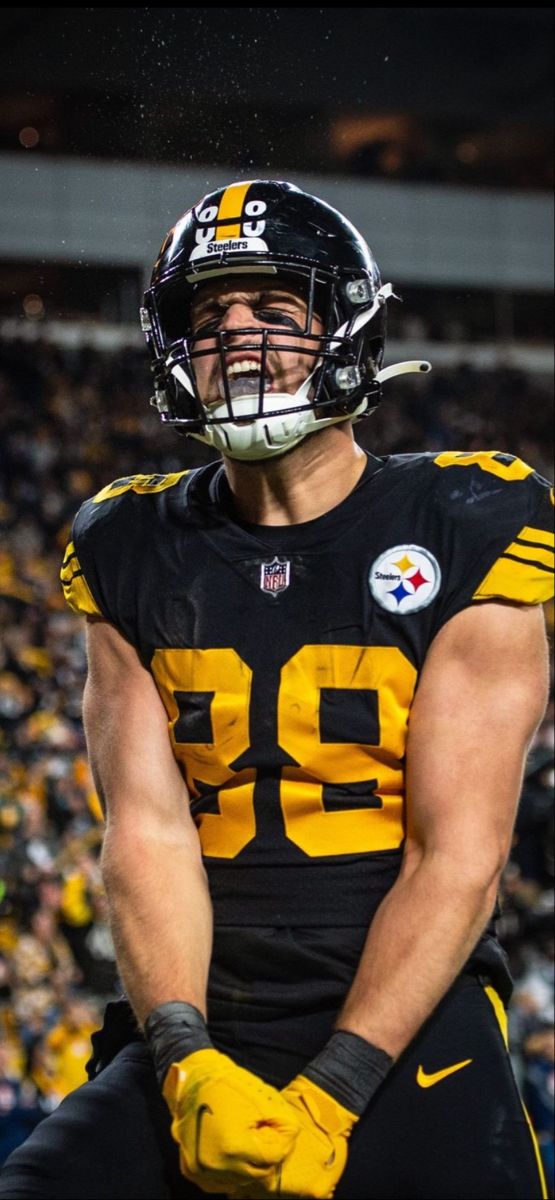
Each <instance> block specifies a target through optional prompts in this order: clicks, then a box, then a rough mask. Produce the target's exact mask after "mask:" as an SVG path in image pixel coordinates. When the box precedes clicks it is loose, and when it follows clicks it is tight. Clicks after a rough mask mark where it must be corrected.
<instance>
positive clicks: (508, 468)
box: [433, 450, 554, 604]
mask: <svg viewBox="0 0 555 1200" xmlns="http://www.w3.org/2000/svg"><path fill="white" fill-rule="evenodd" d="M433 464H434V466H436V467H440V468H444V469H446V476H448V478H449V483H448V484H447V486H446V488H445V489H442V501H443V503H444V504H445V505H446V506H447V507H449V508H450V509H451V515H452V516H453V517H454V519H456V520H457V523H459V524H462V523H463V522H464V525H465V526H467V527H470V526H474V537H475V538H476V540H478V537H477V535H478V534H479V540H480V542H481V544H482V547H483V553H482V554H481V555H480V562H481V565H482V568H483V574H482V576H481V579H480V580H479V581H477V586H476V587H475V590H474V592H473V595H472V599H473V600H491V599H495V598H498V599H505V600H512V601H515V602H518V603H522V604H541V603H544V602H545V601H546V600H549V599H550V598H551V597H552V595H553V578H554V576H553V566H554V556H553V549H554V536H553V488H551V489H550V485H549V483H548V481H547V480H545V479H543V478H542V476H541V475H538V474H537V472H536V471H535V470H534V468H533V467H531V466H529V465H528V463H525V462H523V461H522V459H520V458H514V457H513V456H512V455H510V454H504V453H502V452H500V451H495V450H480V451H475V452H471V453H465V452H460V451H451V450H449V451H445V452H444V453H442V454H438V455H437V456H436V457H435V458H434V459H433ZM488 559H489V561H488Z"/></svg>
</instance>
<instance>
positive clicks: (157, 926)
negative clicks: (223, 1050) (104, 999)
mask: <svg viewBox="0 0 555 1200" xmlns="http://www.w3.org/2000/svg"><path fill="white" fill-rule="evenodd" d="M102 867H103V878H104V884H105V888H106V892H107V895H108V901H109V905H110V916H111V925H112V933H113V937H114V943H115V947H116V954H117V960H118V967H119V971H120V975H121V979H122V982H123V984H124V986H125V988H126V991H127V994H128V996H129V999H130V1001H131V1004H132V1007H133V1009H134V1011H135V1014H136V1016H137V1018H138V1020H139V1021H140V1022H141V1024H142V1023H143V1022H144V1020H145V1019H146V1017H147V1016H148V1014H149V1013H150V1012H151V1011H152V1010H153V1009H154V1008H155V1007H156V1006H157V1005H159V1004H164V1003H166V1002H167V1001H170V1000H185V1001H187V1002H188V1003H190V1004H193V1005H195V1007H196V1008H198V1009H199V1010H200V1011H201V1012H202V1013H203V1014H204V1015H206V984H207V978H208V969H209V965H210V956H211V950H212V905H211V901H210V896H209V892H208V886H207V882H206V875H205V872H204V868H203V866H202V860H201V856H200V849H199V847H198V840H197V838H196V832H195V831H193V833H192V834H189V833H188V832H187V831H185V832H183V830H182V829H181V827H179V826H178V827H177V828H175V829H174V830H172V828H171V827H167V826H166V827H165V828H164V830H156V831H155V830H152V829H150V830H143V831H142V832H141V833H136V832H134V831H133V832H132V831H130V830H129V829H128V828H127V829H123V828H119V829H118V828H117V827H116V828H112V829H111V828H110V826H109V827H108V831H107V834H106V838H105V842H104V848H103V855H102Z"/></svg>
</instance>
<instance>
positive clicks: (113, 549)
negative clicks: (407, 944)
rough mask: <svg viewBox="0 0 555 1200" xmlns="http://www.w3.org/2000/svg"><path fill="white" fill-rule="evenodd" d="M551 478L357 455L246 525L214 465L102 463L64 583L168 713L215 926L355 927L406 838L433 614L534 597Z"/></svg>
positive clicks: (390, 874)
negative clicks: (348, 482)
mask: <svg viewBox="0 0 555 1200" xmlns="http://www.w3.org/2000/svg"><path fill="white" fill-rule="evenodd" d="M551 515H552V506H551V504H550V493H549V485H548V484H546V482H545V480H543V479H542V478H541V477H539V476H538V475H537V474H536V473H535V472H534V471H533V470H532V468H530V467H528V466H526V464H524V463H523V462H521V461H520V460H519V459H513V458H511V457H509V456H507V455H505V454H499V453H495V452H485V453H473V454H466V453H454V452H449V453H443V454H440V455H433V454H417V455H396V456H392V457H389V458H383V459H379V458H373V457H369V459H368V463H367V466H366V469H365V471H364V474H363V475H362V477H361V480H360V482H359V484H358V486H357V487H356V488H355V490H354V491H353V492H352V493H351V494H350V495H348V496H347V498H346V499H345V500H343V502H342V503H341V504H339V505H338V506H337V507H336V508H334V509H333V510H332V511H330V512H328V513H326V514H324V515H323V516H321V517H318V518H317V519H315V520H312V521H308V522H306V523H304V524H299V525H293V526H271V527H270V526H254V525H249V524H246V523H245V522H244V521H242V520H241V519H240V517H239V516H238V515H237V514H236V512H235V511H234V508H233V502H232V497H231V493H230V490H229V487H228V484H227V480H226V476H225V471H224V469H223V467H222V465H220V464H218V463H215V464H211V465H209V466H207V467H204V468H201V469H200V470H196V471H190V472H187V471H185V472H182V473H178V474H175V475H167V476H141V475H138V476H133V477H130V478H126V479H118V480H116V481H115V482H114V483H112V484H110V485H109V486H108V487H106V488H104V490H103V491H101V492H100V493H99V494H98V495H97V496H95V497H94V498H93V499H92V500H88V501H87V502H86V503H85V504H84V505H83V506H82V508H81V509H80V511H79V513H78V515H77V517H76V520H75V523H74V528H73V533H72V542H71V543H70V546H69V548H68V551H67V555H66V559H65V563H64V567H63V571H62V579H63V584H64V589H65V594H66V598H67V600H68V603H69V604H70V606H71V607H72V608H74V609H75V610H77V611H80V612H85V613H98V614H101V615H102V616H104V617H105V618H107V619H108V620H109V621H110V622H112V623H113V624H114V625H115V626H116V627H117V628H118V629H119V630H120V631H121V632H122V633H123V634H124V636H125V637H126V638H127V639H128V640H129V641H130V642H131V643H132V644H133V645H134V646H135V647H136V648H137V651H138V653H139V654H140V657H141V659H142V661H143V663H144V664H145V666H147V667H148V669H149V670H150V671H151V672H152V674H153V676H154V679H155V681H156V684H157V687H158V690H159V692H160V695H161V697H162V700H163V703H164V705H165V708H166V711H167V714H168V723H169V732H170V737H171V742H172V746H173V749H174V753H175V757H176V759H177V761H178V763H179V765H180V768H181V770H182V772H183V775H184V778H185V781H186V783H187V787H188V789H189V793H190V797H191V801H190V802H191V809H192V813H193V816H194V819H195V821H196V823H197V826H198V830H199V836H200V841H201V845H202V850H203V855H204V861H205V866H206V870H207V874H208V879H209V885H210V890H211V895H212V900H213V904H214V916H215V921H216V923H219V924H221V925H234V924H240V925H241V924H242V925H252V924H256V925H264V924H268V925H279V924H297V925H331V926H342V925H343V926H348V925H363V924H366V923H368V921H369V920H371V918H372V915H373V912H374V911H375V908H376V906H377V904H378V903H379V902H380V900H381V899H382V897H383V895H384V894H385V892H386V891H387V890H388V889H389V887H391V885H392V883H393V882H394V880H395V878H396V876H397V873H398V870H399V865H400V858H401V853H402V845H403V838H404V829H405V819H404V807H405V793H404V757H405V742H406V733H407V723H408V717H409V712H410V708H411V703H412V698H413V696H414V692H415V689H416V686H417V682H418V675H419V671H420V670H421V667H422V664H423V662H424V659H425V657H426V653H427V650H428V647H429V646H430V643H431V641H432V640H433V638H434V637H435V635H436V634H437V632H438V630H439V629H440V628H441V626H442V625H443V624H444V623H445V622H446V621H447V620H448V619H449V618H450V617H452V616H453V615H454V614H455V613H457V612H459V611H460V610H461V609H463V608H465V607H466V606H468V605H470V604H472V603H479V602H480V601H483V600H488V599H492V598H496V597H498V598H505V599H509V600H514V601H518V602H522V603H528V604H537V603H540V602H542V601H544V600H547V599H548V598H549V596H550V595H552V593H553V534H552V532H550V519H551Z"/></svg>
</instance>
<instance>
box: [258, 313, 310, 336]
mask: <svg viewBox="0 0 555 1200" xmlns="http://www.w3.org/2000/svg"><path fill="white" fill-rule="evenodd" d="M256 316H257V317H258V320H259V321H267V322H268V324H269V325H284V326H285V327H286V328H288V329H294V330H295V332H296V333H303V332H304V331H303V327H302V325H300V324H299V322H298V321H297V320H296V319H295V317H294V316H293V315H292V314H291V313H288V312H283V310H282V309H280V308H257V309H256Z"/></svg>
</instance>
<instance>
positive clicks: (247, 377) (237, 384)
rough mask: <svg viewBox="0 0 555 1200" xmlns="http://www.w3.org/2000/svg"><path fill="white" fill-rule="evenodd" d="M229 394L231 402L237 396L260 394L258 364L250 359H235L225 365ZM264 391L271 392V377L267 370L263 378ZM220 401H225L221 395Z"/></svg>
mask: <svg viewBox="0 0 555 1200" xmlns="http://www.w3.org/2000/svg"><path fill="white" fill-rule="evenodd" d="M226 369H227V378H228V384H229V394H230V396H231V399H232V400H235V399H236V397H237V396H258V395H259V394H260V363H259V362H257V361H256V360H255V359H252V358H237V359H235V360H234V361H233V362H231V363H228V364H227V367H226ZM264 391H265V392H271V391H272V376H271V374H270V372H269V371H268V370H266V372H265V377H264ZM221 399H222V400H223V399H225V397H224V396H223V395H222V396H221Z"/></svg>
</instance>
